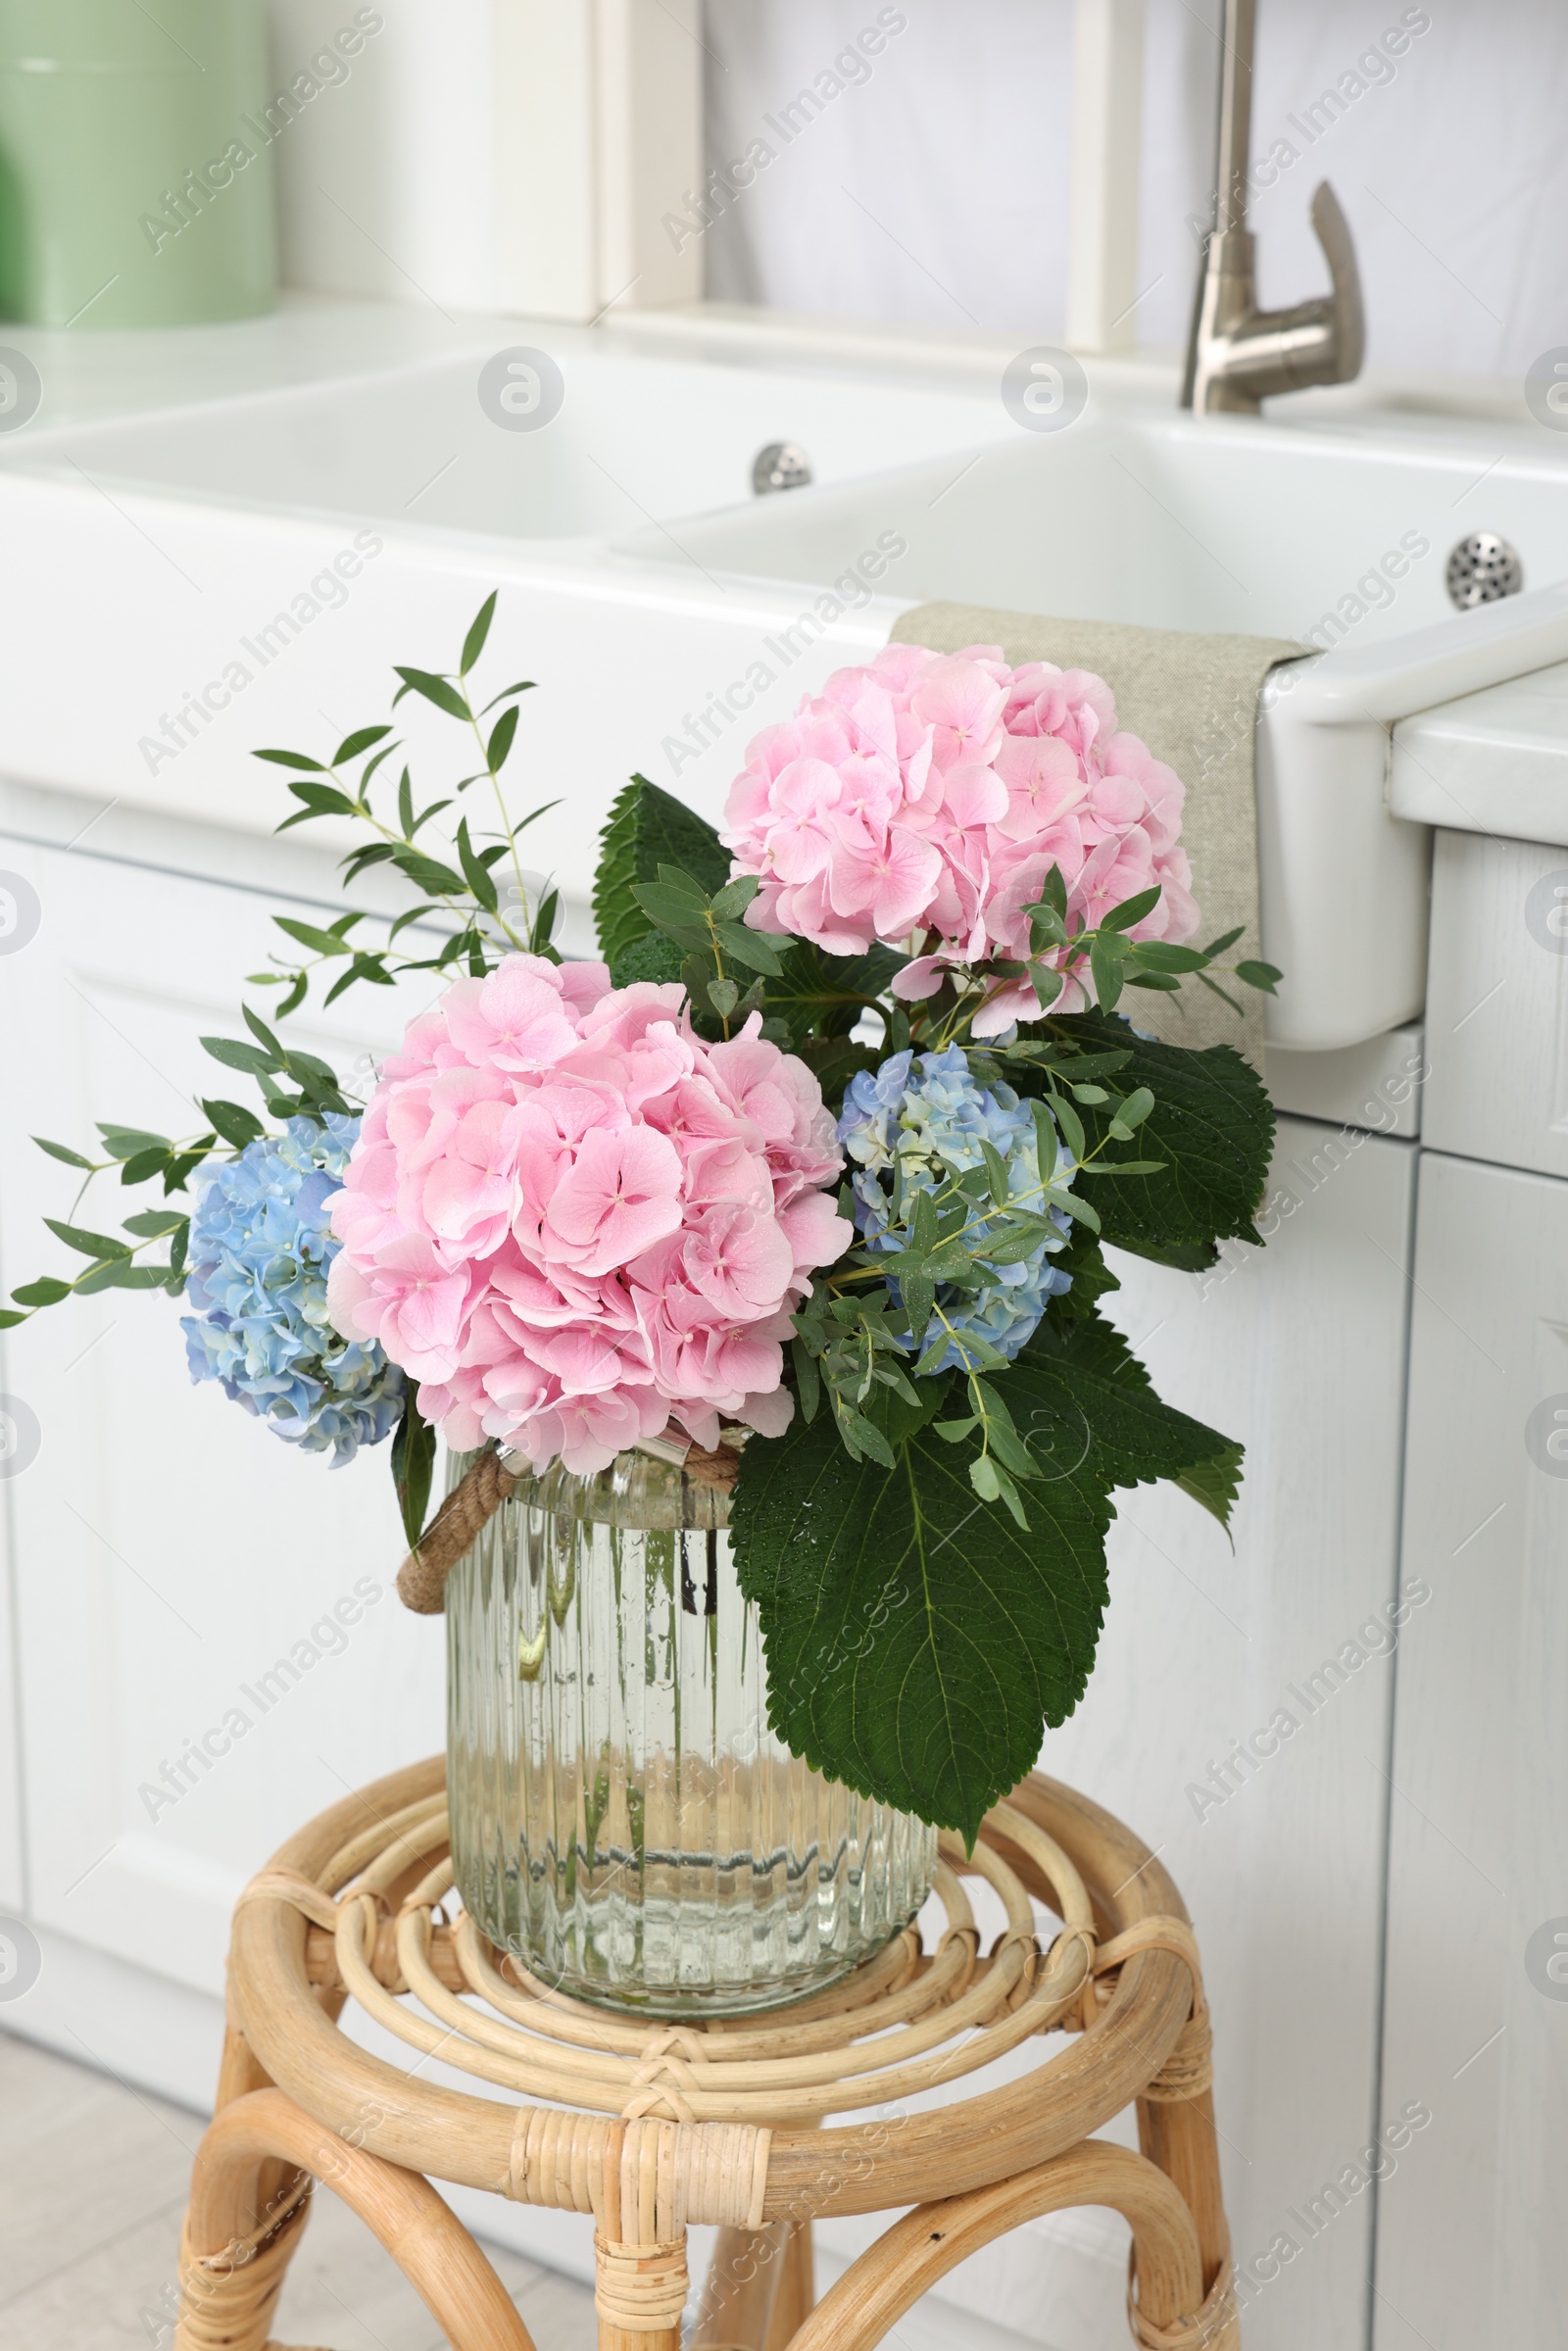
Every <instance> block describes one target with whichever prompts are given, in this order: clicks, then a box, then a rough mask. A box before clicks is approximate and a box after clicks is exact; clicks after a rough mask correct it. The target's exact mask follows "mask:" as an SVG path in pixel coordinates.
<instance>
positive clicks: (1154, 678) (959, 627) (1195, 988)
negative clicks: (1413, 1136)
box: [893, 604, 1312, 1068]
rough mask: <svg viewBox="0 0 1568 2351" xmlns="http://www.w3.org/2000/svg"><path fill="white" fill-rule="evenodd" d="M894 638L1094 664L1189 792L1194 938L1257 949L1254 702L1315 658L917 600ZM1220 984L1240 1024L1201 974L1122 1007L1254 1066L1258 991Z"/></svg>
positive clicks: (1168, 632) (1284, 648)
mask: <svg viewBox="0 0 1568 2351" xmlns="http://www.w3.org/2000/svg"><path fill="white" fill-rule="evenodd" d="M893 641H894V642H896V643H899V644H904V645H929V646H930V647H931V648H932V649H933V651H934V652H937V653H959V652H961V651H962V650H963V648H964V647H965V646H968V645H1000V646H1001V648H1002V652H1003V658H1004V660H1005V661H1010V662H1011V663H1012V664H1013V666H1014V667H1016V666H1017V665H1018V663H1019V662H1021V661H1054V663H1055V664H1056V666H1057V668H1058V669H1093V670H1096V671H1098V673H1099V674H1100V675H1101V676H1102V677H1103V678H1104V679H1105V680H1106V681H1107V683H1108V684H1109V686H1110V689H1111V692H1112V693H1113V694H1114V695H1115V697H1116V714H1117V717H1118V719H1119V721H1120V723H1121V725H1122V726H1123V727H1124V728H1126V730H1127V731H1128V733H1130V734H1134V735H1139V736H1141V737H1142V738H1143V740H1144V742H1146V743H1147V744H1148V746H1149V748H1150V750H1151V751H1152V753H1153V754H1154V757H1155V758H1156V759H1163V760H1164V761H1165V762H1166V764H1167V765H1168V766H1171V767H1174V768H1175V770H1176V772H1177V774H1178V775H1179V776H1180V777H1181V779H1182V782H1183V783H1184V784H1185V785H1186V787H1187V802H1186V808H1185V811H1184V814H1183V819H1182V846H1183V848H1184V849H1185V850H1186V852H1187V854H1188V856H1189V857H1190V858H1191V859H1192V864H1193V896H1194V897H1195V898H1196V899H1197V901H1198V905H1199V909H1200V912H1201V916H1202V928H1201V932H1200V934H1199V937H1200V941H1201V940H1204V939H1217V938H1218V937H1219V936H1220V934H1221V932H1222V931H1229V930H1234V929H1235V927H1236V925H1237V924H1238V923H1240V924H1241V925H1242V926H1243V931H1242V937H1241V938H1240V939H1239V940H1238V941H1237V943H1236V945H1235V947H1234V948H1232V949H1230V950H1229V951H1228V952H1227V954H1226V955H1225V957H1224V960H1225V961H1226V962H1234V961H1236V960H1238V959H1239V958H1241V957H1243V956H1247V955H1258V954H1260V953H1261V950H1260V947H1259V943H1258V927H1257V793H1256V786H1255V781H1254V776H1253V749H1252V745H1253V729H1254V727H1255V724H1256V718H1257V697H1258V693H1259V690H1260V689H1261V687H1262V683H1263V680H1264V678H1265V677H1266V676H1267V675H1268V673H1269V671H1270V670H1271V669H1272V668H1273V666H1274V664H1275V662H1276V661H1294V660H1297V659H1299V656H1300V655H1302V654H1304V653H1310V652H1311V650H1312V648H1311V647H1310V646H1309V645H1293V644H1290V643H1289V642H1287V641H1286V640H1284V639H1282V638H1278V637H1208V636H1190V635H1188V634H1187V632H1186V631H1185V630H1181V629H1172V628H1129V627H1127V626H1126V625H1125V624H1124V623H1122V622H1120V621H1115V620H1048V619H1045V618H1043V617H1041V616H1039V615H1037V614H1035V613H1033V612H993V611H991V610H989V609H988V608H987V607H986V606H984V605H970V604H922V605H917V606H916V607H915V609H914V610H913V611H912V612H905V613H903V614H901V616H900V618H899V619H898V621H897V622H896V623H895V625H894V629H893ZM1219 976H1220V984H1221V986H1222V987H1224V988H1225V989H1226V991H1227V993H1229V994H1231V995H1233V996H1235V997H1236V999H1237V1002H1238V1003H1239V1004H1243V1005H1244V1006H1245V1007H1246V1009H1245V1013H1244V1016H1243V1017H1242V1018H1241V1019H1240V1020H1238V1018H1237V1017H1236V1015H1235V1013H1234V1012H1230V1011H1228V1010H1227V1009H1226V1007H1225V1005H1224V1004H1221V1003H1220V1001H1219V999H1218V998H1217V997H1214V996H1210V994H1209V993H1208V990H1207V989H1206V988H1203V987H1201V986H1200V985H1199V984H1198V982H1197V981H1196V980H1192V979H1188V980H1184V981H1183V983H1182V991H1181V994H1180V996H1160V995H1157V994H1156V993H1155V992H1154V991H1153V990H1152V989H1146V988H1139V989H1136V990H1130V991H1129V992H1128V994H1127V995H1126V996H1125V997H1124V998H1123V999H1122V1002H1121V1004H1120V1005H1119V1006H1118V1009H1119V1010H1122V1011H1126V1012H1129V1013H1130V1014H1131V1015H1132V1017H1133V1019H1134V1020H1135V1021H1136V1022H1137V1024H1138V1026H1139V1027H1140V1028H1141V1029H1152V1030H1153V1032H1154V1033H1155V1035H1156V1036H1160V1037H1164V1038H1166V1039H1168V1041H1169V1042H1170V1043H1171V1044H1172V1045H1193V1046H1203V1045H1234V1046H1236V1047H1237V1048H1238V1050H1239V1051H1240V1052H1242V1053H1245V1054H1246V1055H1247V1057H1248V1059H1249V1060H1250V1061H1251V1062H1252V1063H1253V1064H1254V1066H1256V1067H1258V1068H1261V1067H1262V1060H1263V999H1262V998H1261V996H1259V995H1258V994H1257V992H1256V990H1255V989H1252V988H1245V987H1243V986H1242V985H1241V984H1240V982H1238V981H1234V980H1228V979H1226V978H1225V977H1224V975H1223V973H1222V974H1220V975H1219Z"/></svg>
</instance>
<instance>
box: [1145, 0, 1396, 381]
mask: <svg viewBox="0 0 1568 2351" xmlns="http://www.w3.org/2000/svg"><path fill="white" fill-rule="evenodd" d="M1255 17H1256V0H1225V24H1224V32H1223V35H1222V42H1223V46H1222V51H1221V61H1220V84H1219V159H1218V167H1217V170H1216V172H1215V182H1214V184H1215V198H1214V225H1213V227H1212V229H1210V231H1209V233H1208V236H1207V237H1206V238H1205V240H1204V244H1203V262H1202V268H1201V271H1200V273H1199V280H1198V298H1197V302H1196V304H1195V307H1194V312H1193V330H1192V335H1191V338H1190V340H1189V342H1188V346H1187V374H1186V378H1185V380H1184V382H1183V385H1182V401H1181V404H1182V407H1183V408H1190V409H1194V410H1196V411H1197V413H1198V414H1199V415H1200V416H1215V415H1221V414H1223V415H1229V416H1256V415H1257V413H1258V410H1259V408H1260V407H1261V405H1262V403H1263V401H1264V400H1265V399H1266V398H1267V397H1268V395H1269V394H1270V393H1272V392H1300V391H1304V390H1305V388H1306V386H1307V385H1308V384H1338V383H1348V382H1349V380H1350V378H1351V377H1352V376H1354V375H1358V374H1359V373H1360V371H1361V360H1362V355H1363V352H1364V350H1365V346H1366V322H1365V317H1364V314H1363V311H1362V308H1361V278H1360V272H1359V271H1358V270H1357V269H1356V266H1355V247H1354V245H1353V243H1352V242H1351V239H1350V227H1349V222H1348V220H1346V218H1345V215H1344V213H1343V212H1342V211H1341V210H1340V204H1339V199H1338V197H1337V196H1336V195H1335V193H1334V190H1333V189H1332V188H1331V187H1330V186H1329V183H1328V181H1327V180H1326V179H1325V180H1323V181H1321V182H1320V183H1319V185H1318V187H1317V190H1316V192H1315V193H1314V195H1313V198H1312V226H1313V228H1314V229H1315V230H1316V231H1317V240H1318V243H1319V244H1320V245H1321V246H1322V248H1323V253H1324V257H1325V259H1326V260H1327V262H1328V265H1329V275H1330V276H1331V277H1332V279H1333V281H1334V291H1333V293H1332V294H1329V295H1324V296H1320V297H1319V298H1318V299H1317V300H1316V301H1313V302H1299V303H1297V304H1296V306H1295V307H1294V309H1291V310H1285V311H1260V310H1259V309H1258V308H1257V277H1256V269H1255V264H1254V259H1253V254H1254V239H1253V236H1252V232H1251V230H1250V228H1249V227H1248V225H1247V174H1248V168H1249V164H1250V143H1251V114H1252V43H1253V33H1254V24H1255Z"/></svg>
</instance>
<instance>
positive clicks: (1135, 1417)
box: [996, 1307, 1243, 1531]
mask: <svg viewBox="0 0 1568 2351" xmlns="http://www.w3.org/2000/svg"><path fill="white" fill-rule="evenodd" d="M996 1385H997V1387H998V1388H999V1389H1001V1390H1002V1391H1004V1393H1005V1397H1006V1402H1007V1408H1008V1410H1009V1411H1010V1412H1011V1414H1012V1417H1013V1422H1014V1424H1015V1426H1016V1428H1017V1430H1018V1433H1019V1435H1020V1436H1021V1437H1022V1438H1023V1439H1024V1441H1025V1442H1026V1444H1027V1445H1029V1448H1030V1450H1031V1451H1032V1452H1033V1453H1034V1455H1035V1456H1036V1458H1037V1459H1038V1460H1039V1461H1040V1462H1041V1464H1042V1467H1043V1469H1044V1474H1045V1475H1046V1477H1048V1478H1051V1477H1054V1476H1059V1475H1060V1474H1062V1472H1063V1470H1064V1469H1075V1468H1076V1466H1077V1465H1078V1464H1079V1463H1082V1464H1083V1465H1084V1467H1085V1468H1086V1470H1087V1471H1088V1472H1089V1474H1090V1475H1091V1476H1093V1477H1095V1478H1097V1479H1100V1480H1103V1483H1104V1484H1105V1485H1106V1486H1109V1487H1114V1486H1148V1485H1152V1484H1154V1483H1155V1481H1156V1480H1158V1479H1160V1478H1169V1479H1171V1480H1172V1481H1173V1483H1175V1484H1176V1485H1178V1486H1180V1487H1181V1488H1182V1489H1183V1491H1184V1492H1185V1493H1188V1494H1192V1496H1193V1498H1194V1500H1195V1501H1199V1502H1201V1503H1202V1505H1203V1507H1204V1509H1205V1510H1211V1511H1212V1512H1213V1514H1214V1516H1215V1517H1216V1518H1217V1519H1218V1520H1219V1522H1220V1525H1221V1526H1222V1527H1225V1528H1226V1529H1227V1531H1228V1529H1229V1525H1230V1511H1231V1505H1232V1503H1233V1502H1234V1501H1235V1499H1236V1494H1237V1491H1238V1488H1239V1486H1240V1482H1241V1467H1242V1458H1243V1448H1242V1446H1241V1445H1238V1444H1236V1442H1235V1441H1234V1440H1233V1439H1232V1438H1229V1437H1224V1436H1221V1434H1220V1432H1219V1431H1218V1430H1217V1429H1210V1428H1207V1427H1205V1426H1204V1424H1203V1422H1202V1421H1201V1420H1193V1419H1191V1418H1190V1417H1189V1415H1188V1414H1187V1413H1185V1412H1178V1411H1176V1410H1175V1408H1174V1407H1173V1406H1172V1405H1170V1404H1167V1403H1164V1402H1163V1401H1162V1400H1161V1398H1160V1397H1159V1396H1157V1395H1156V1394H1155V1391H1154V1386H1153V1383H1152V1380H1151V1379H1150V1377H1149V1374H1148V1372H1147V1371H1146V1370H1145V1368H1144V1366H1143V1364H1142V1363H1141V1362H1140V1361H1139V1358H1138V1357H1137V1356H1136V1355H1135V1354H1134V1353H1133V1351H1132V1348H1131V1347H1129V1346H1128V1344H1127V1342H1126V1340H1125V1339H1124V1338H1123V1337H1122V1335H1121V1333H1120V1332H1119V1331H1118V1330H1117V1329H1116V1328H1115V1326H1114V1324H1112V1323H1109V1322H1106V1321H1105V1320H1104V1318H1103V1316H1102V1315H1099V1314H1097V1313H1094V1312H1092V1311H1091V1312H1090V1313H1088V1314H1082V1315H1080V1316H1078V1317H1077V1318H1076V1319H1071V1318H1067V1317H1061V1318H1058V1316H1057V1314H1056V1312H1055V1309H1054V1307H1053V1310H1052V1311H1051V1312H1050V1313H1049V1314H1048V1315H1047V1316H1046V1318H1045V1320H1044V1321H1043V1322H1042V1323H1041V1324H1040V1326H1039V1328H1038V1329H1037V1330H1036V1331H1035V1333H1034V1335H1033V1336H1032V1338H1031V1339H1030V1340H1029V1342H1028V1345H1027V1346H1026V1347H1024V1348H1023V1350H1022V1352H1021V1353H1020V1354H1019V1356H1018V1359H1017V1361H1016V1362H1015V1363H1014V1364H1013V1365H1012V1367H1011V1369H1010V1370H1009V1371H1007V1372H1006V1373H1005V1374H1003V1375H999V1376H998V1378H997V1381H996ZM1035 1491H1036V1490H1035V1489H1034V1488H1031V1489H1030V1501H1031V1504H1032V1503H1033V1500H1034V1494H1035Z"/></svg>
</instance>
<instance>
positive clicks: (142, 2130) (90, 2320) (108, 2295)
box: [0, 2033, 597, 2351]
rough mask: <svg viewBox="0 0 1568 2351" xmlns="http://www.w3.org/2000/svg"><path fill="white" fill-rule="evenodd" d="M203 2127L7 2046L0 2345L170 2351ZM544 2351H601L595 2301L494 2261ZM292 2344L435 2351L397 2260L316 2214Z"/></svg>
mask: <svg viewBox="0 0 1568 2351" xmlns="http://www.w3.org/2000/svg"><path fill="white" fill-rule="evenodd" d="M202 2127H203V2126H202V2122H201V2119H200V2118H199V2117H198V2116H196V2115H192V2114H188V2113H186V2112H185V2110H184V2109H183V2108H181V2107H178V2106H170V2105H166V2104H165V2103H164V2101H163V2100H161V2099H158V2098H150V2097H147V2096H144V2095H143V2094H142V2092H140V2091H139V2090H134V2089H131V2088H129V2087H128V2086H124V2085H123V2084H121V2083H120V2082H112V2081H110V2080H108V2079H107V2078H106V2077H105V2076H103V2075H102V2074H95V2073H91V2072H89V2071H88V2069H87V2068H86V2067H85V2066H79V2065H73V2064H72V2063H71V2062H70V2061H69V2060H68V2059H66V2058H64V2057H56V2056H54V2055H52V2054H51V2053H50V2052H49V2051H47V2050H44V2049H39V2048H36V2047H34V2046H33V2045H32V2043H31V2042H29V2041H24V2040H16V2039H13V2038H12V2037H11V2036H10V2035H8V2034H4V2033H0V2344H5V2345H8V2346H9V2345H13V2344H15V2345H16V2346H18V2351H21V2346H23V2345H25V2346H26V2351H131V2347H132V2346H134V2347H135V2351H172V2345H173V2339H174V2324H173V2322H174V2255H175V2249H176V2247H177V2245H178V2242H179V2224H180V2217H181V2214H182V2213H183V2211H184V2207H185V2190H186V2185H187V2182H188V2180H189V2178H190V2164H191V2156H192V2154H193V2153H194V2151H195V2148H196V2144H197V2141H198V2140H199V2139H200V2137H201V2133H202ZM486 2249H487V2251H488V2252H489V2254H490V2258H491V2259H492V2261H493V2262H494V2263H495V2266H496V2268H497V2270H498V2271H499V2272H500V2274H501V2277H502V2278H503V2279H504V2281H505V2283H506V2286H507V2290H508V2291H509V2293H510V2294H511V2295H512V2298H513V2300H514V2301H515V2303H516V2305H517V2308H518V2310H519V2311H520V2312H521V2313H522V2316H523V2319H524V2320H525V2322H526V2324H527V2327H528V2328H529V2331H530V2333H532V2334H533V2336H534V2337H535V2339H536V2341H537V2342H538V2343H539V2345H540V2351H593V2346H594V2344H595V2343H596V2341H597V2335H596V2332H595V2327H594V2313H593V2296H592V2294H591V2293H590V2292H589V2291H588V2289H587V2287H586V2286H581V2285H578V2284H576V2283H574V2282H573V2281H572V2280H570V2279H568V2278H557V2277H555V2276H553V2275H552V2274H551V2272H549V2271H548V2270H542V2269H538V2268H536V2267H535V2266H534V2264H533V2263H531V2262H526V2261H522V2260H519V2259H518V2258H517V2256H516V2255H515V2254H513V2253H506V2252H503V2251H501V2250H499V2249H498V2248H496V2247H494V2246H490V2247H487V2248H486ZM276 2336H277V2340H278V2341H279V2342H281V2343H301V2344H304V2343H330V2344H331V2345H333V2347H334V2351H438V2347H439V2346H440V2345H441V2344H442V2343H443V2342H444V2340H445V2337H444V2336H443V2335H442V2333H441V2331H440V2329H439V2328H438V2327H437V2326H436V2324H435V2322H434V2320H433V2319H432V2318H431V2317H430V2314H429V2312H428V2311H427V2310H426V2309H425V2307H424V2305H423V2303H422V2302H421V2301H420V2300H419V2298H418V2296H417V2294H416V2293H415V2291H414V2289H413V2287H412V2286H410V2285H408V2284H407V2283H406V2282H405V2281H404V2279H403V2278H402V2277H401V2275H400V2274H399V2272H398V2270H397V2268H396V2266H395V2265H394V2263H393V2262H392V2260H391V2258H390V2256H389V2255H387V2254H386V2253H383V2252H382V2250H381V2248H380V2246H379V2245H378V2244H377V2243H376V2242H375V2239H374V2238H373V2237H372V2236H370V2235H369V2234H368V2231H367V2230H366V2229H363V2228H362V2227H361V2226H360V2223H359V2222H358V2221H357V2220H355V2218H354V2217H353V2215H352V2214H351V2213H349V2212H347V2211H345V2210H344V2208H343V2206H342V2205H341V2204H339V2203H338V2202H337V2199H336V2198H335V2197H333V2196H330V2195H320V2196H319V2197H318V2199H317V2203H316V2209H315V2211H314V2212H313V2214H312V2216H311V2220H310V2224H309V2227H308V2228H307V2230H306V2233H305V2237H304V2239H303V2241H302V2243H301V2246H300V2250H299V2252H298V2253H297V2254H296V2255H295V2257H294V2261H293V2263H292V2265H291V2266H290V2269H289V2278H288V2284H287V2286H286V2287H285V2289H284V2293H283V2300H282V2305H281V2308H280V2310H279V2314H278V2319H277V2322H276Z"/></svg>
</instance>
